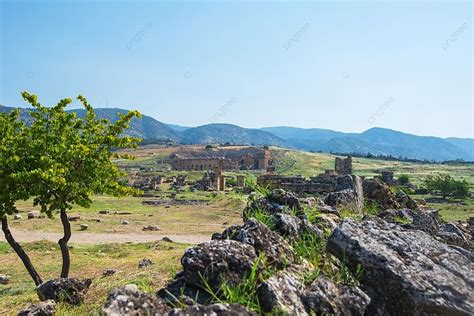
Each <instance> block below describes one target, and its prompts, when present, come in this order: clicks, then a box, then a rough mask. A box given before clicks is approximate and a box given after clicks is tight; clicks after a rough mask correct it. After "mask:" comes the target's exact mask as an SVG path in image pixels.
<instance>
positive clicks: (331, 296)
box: [302, 276, 370, 316]
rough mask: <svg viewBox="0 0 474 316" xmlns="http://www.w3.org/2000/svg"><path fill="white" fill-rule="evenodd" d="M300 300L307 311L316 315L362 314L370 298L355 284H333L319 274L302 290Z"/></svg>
mask: <svg viewBox="0 0 474 316" xmlns="http://www.w3.org/2000/svg"><path fill="white" fill-rule="evenodd" d="M302 300H303V302H304V304H305V306H306V308H307V310H308V311H309V312H312V313H316V314H318V315H320V314H323V315H353V316H355V315H364V313H365V309H366V308H367V305H369V303H370V298H369V296H368V295H367V294H365V293H364V292H363V291H362V290H361V289H359V288H358V287H356V286H347V285H341V284H337V285H336V284H334V282H333V281H331V280H330V279H329V278H327V277H325V276H320V277H319V278H317V279H316V280H315V281H314V282H313V283H312V284H311V285H310V286H309V287H308V288H307V289H306V290H305V292H304V294H303V295H302Z"/></svg>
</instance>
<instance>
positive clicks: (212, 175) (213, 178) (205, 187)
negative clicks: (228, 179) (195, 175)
mask: <svg viewBox="0 0 474 316" xmlns="http://www.w3.org/2000/svg"><path fill="white" fill-rule="evenodd" d="M194 187H195V188H196V189H198V190H202V191H213V190H216V191H224V190H225V176H224V175H223V174H222V169H215V170H208V171H207V172H206V173H205V174H204V176H203V177H202V179H201V180H199V181H197V182H196V184H195V185H194Z"/></svg>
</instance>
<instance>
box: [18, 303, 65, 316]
mask: <svg viewBox="0 0 474 316" xmlns="http://www.w3.org/2000/svg"><path fill="white" fill-rule="evenodd" d="M55 313H56V303H55V302H54V301H53V300H47V301H44V302H39V303H35V304H30V305H28V307H26V308H24V309H22V310H21V311H20V312H19V313H18V316H54V314H55Z"/></svg>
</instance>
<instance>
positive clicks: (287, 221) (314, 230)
mask: <svg viewBox="0 0 474 316" xmlns="http://www.w3.org/2000/svg"><path fill="white" fill-rule="evenodd" d="M274 218H275V230H276V231H277V232H278V233H279V234H280V235H282V236H284V237H285V238H287V239H289V240H296V239H298V238H299V237H300V236H301V234H303V233H309V234H313V235H315V236H322V234H323V233H322V231H321V230H320V229H319V228H318V227H316V226H314V225H313V224H311V223H310V222H309V221H308V220H307V219H301V218H299V217H296V216H293V215H289V214H284V213H280V214H276V215H275V216H274Z"/></svg>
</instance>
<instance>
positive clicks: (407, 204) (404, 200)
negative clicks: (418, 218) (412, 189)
mask: <svg viewBox="0 0 474 316" xmlns="http://www.w3.org/2000/svg"><path fill="white" fill-rule="evenodd" d="M395 197H396V199H397V203H398V204H399V205H400V207H403V208H409V209H411V210H416V209H417V208H418V204H417V203H416V201H415V200H414V199H412V197H411V196H409V195H408V194H406V193H405V192H397V193H396V194H395Z"/></svg>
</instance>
